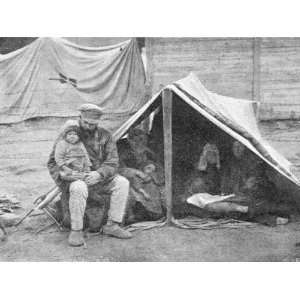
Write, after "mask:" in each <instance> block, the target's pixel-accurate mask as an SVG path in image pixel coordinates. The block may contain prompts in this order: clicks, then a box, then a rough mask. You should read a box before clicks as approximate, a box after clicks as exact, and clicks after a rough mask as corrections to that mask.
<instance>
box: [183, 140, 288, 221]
mask: <svg viewBox="0 0 300 300" xmlns="http://www.w3.org/2000/svg"><path fill="white" fill-rule="evenodd" d="M205 147H207V145H206V146H205ZM205 147H204V148H205ZM204 150H205V149H204ZM204 150H203V152H202V155H201V157H202V160H203V154H204V153H205V151H204ZM206 150H207V149H206ZM201 157H200V161H201ZM208 158H209V160H208V162H209V164H210V163H212V160H211V158H212V157H211V158H210V156H208ZM203 165H204V166H205V164H203ZM203 175H205V174H202V176H200V177H199V176H198V177H195V179H194V181H193V184H192V185H190V189H191V188H194V190H190V194H189V195H191V194H194V195H197V193H209V194H217V193H216V192H217V191H216V190H215V191H213V190H212V189H211V188H210V187H211V183H210V181H209V180H207V179H206V180H205V176H203ZM211 178H212V177H211ZM214 180H216V181H217V180H218V179H216V177H215V179H214ZM195 183H196V184H197V185H196V189H195ZM217 184H218V182H217V183H216V182H215V185H217ZM219 184H220V188H219V192H220V194H221V196H223V195H233V196H232V197H230V198H229V199H228V200H223V201H212V202H211V203H208V204H205V205H204V206H203V207H202V210H204V211H206V212H209V213H210V214H211V215H212V216H214V217H222V216H229V217H234V218H241V219H243V220H250V221H257V222H260V223H263V224H266V225H276V224H282V223H285V222H287V219H286V217H287V216H288V215H289V213H290V211H289V208H288V207H287V205H282V203H281V200H282V199H278V195H279V194H278V190H277V189H276V186H275V184H274V183H273V182H272V181H271V180H269V176H268V172H267V168H266V165H265V163H264V162H263V161H260V160H259V159H258V158H257V157H256V156H255V155H254V154H252V153H251V152H250V151H248V150H247V149H246V147H245V146H244V145H243V144H241V143H239V142H238V141H234V142H233V143H232V148H231V151H230V153H229V155H228V156H227V157H226V158H225V160H224V162H223V164H222V165H221V173H220V182H219ZM199 210H200V209H199ZM192 211H193V214H196V215H199V212H197V209H195V208H194V209H193V210H192ZM200 215H201V214H200Z"/></svg>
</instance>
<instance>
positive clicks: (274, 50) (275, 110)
mask: <svg viewBox="0 0 300 300" xmlns="http://www.w3.org/2000/svg"><path fill="white" fill-rule="evenodd" d="M260 115H261V118H262V119H294V118H298V119H299V117H300V38H263V39H262V41H261V110H260Z"/></svg>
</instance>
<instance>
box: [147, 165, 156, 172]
mask: <svg viewBox="0 0 300 300" xmlns="http://www.w3.org/2000/svg"><path fill="white" fill-rule="evenodd" d="M155 169H156V168H155V166H154V165H153V164H149V165H147V166H145V167H144V173H146V174H151V173H153V172H154V171H155Z"/></svg>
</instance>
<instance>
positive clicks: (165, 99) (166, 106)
mask: <svg viewBox="0 0 300 300" xmlns="http://www.w3.org/2000/svg"><path fill="white" fill-rule="evenodd" d="M162 107H163V130H164V162H165V187H166V206H167V223H168V224H170V223H171V220H172V215H173V214H172V91H171V90H169V89H165V90H163V92H162Z"/></svg>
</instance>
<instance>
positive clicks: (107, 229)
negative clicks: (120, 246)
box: [103, 221, 132, 239]
mask: <svg viewBox="0 0 300 300" xmlns="http://www.w3.org/2000/svg"><path fill="white" fill-rule="evenodd" d="M103 234H105V235H109V236H113V237H116V238H119V239H130V238H132V234H131V233H130V232H129V231H127V230H125V229H123V228H121V227H120V225H119V224H118V223H115V222H112V221H108V222H107V224H106V225H104V226H103Z"/></svg>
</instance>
